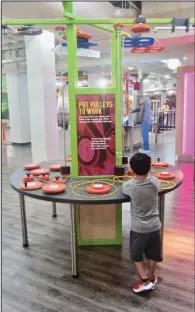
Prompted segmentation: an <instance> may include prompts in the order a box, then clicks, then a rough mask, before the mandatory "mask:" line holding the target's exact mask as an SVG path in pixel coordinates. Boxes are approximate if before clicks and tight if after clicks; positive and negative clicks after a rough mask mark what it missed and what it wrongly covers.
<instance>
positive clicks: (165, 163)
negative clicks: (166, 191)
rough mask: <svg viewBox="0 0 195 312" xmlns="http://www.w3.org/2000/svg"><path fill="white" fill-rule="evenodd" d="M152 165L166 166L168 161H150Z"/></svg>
mask: <svg viewBox="0 0 195 312" xmlns="http://www.w3.org/2000/svg"><path fill="white" fill-rule="evenodd" d="M152 167H168V163H167V162H165V161H156V162H152Z"/></svg>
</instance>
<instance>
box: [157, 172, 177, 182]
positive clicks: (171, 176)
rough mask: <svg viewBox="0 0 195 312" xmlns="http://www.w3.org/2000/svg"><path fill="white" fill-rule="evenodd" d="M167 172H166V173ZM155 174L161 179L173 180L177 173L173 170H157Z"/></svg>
mask: <svg viewBox="0 0 195 312" xmlns="http://www.w3.org/2000/svg"><path fill="white" fill-rule="evenodd" d="M165 173H166V174H165ZM155 176H156V177H157V178H158V179H161V180H172V179H175V178H176V175H175V174H174V173H171V172H167V171H166V172H156V173H155Z"/></svg>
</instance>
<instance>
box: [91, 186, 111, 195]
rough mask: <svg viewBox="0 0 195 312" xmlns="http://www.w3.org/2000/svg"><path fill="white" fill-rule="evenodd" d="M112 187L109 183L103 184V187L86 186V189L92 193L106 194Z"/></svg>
mask: <svg viewBox="0 0 195 312" xmlns="http://www.w3.org/2000/svg"><path fill="white" fill-rule="evenodd" d="M110 189H111V187H110V186H109V185H103V186H102V187H99V188H96V187H94V185H90V186H88V187H87V188H86V191H87V192H88V193H90V194H106V193H109V192H110Z"/></svg>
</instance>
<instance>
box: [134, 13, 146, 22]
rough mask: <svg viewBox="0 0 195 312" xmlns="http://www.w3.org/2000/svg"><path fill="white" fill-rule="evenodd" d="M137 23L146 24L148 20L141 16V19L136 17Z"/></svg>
mask: <svg viewBox="0 0 195 312" xmlns="http://www.w3.org/2000/svg"><path fill="white" fill-rule="evenodd" d="M135 22H136V24H140V23H141V24H146V18H145V17H144V16H142V15H140V16H139V17H136V19H135Z"/></svg>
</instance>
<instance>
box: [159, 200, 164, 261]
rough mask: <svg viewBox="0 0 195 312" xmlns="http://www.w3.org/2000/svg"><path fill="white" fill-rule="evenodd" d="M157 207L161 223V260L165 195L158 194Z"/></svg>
mask: <svg viewBox="0 0 195 312" xmlns="http://www.w3.org/2000/svg"><path fill="white" fill-rule="evenodd" d="M158 207H159V215H160V221H161V223H162V228H161V261H162V260H163V235H164V211H165V195H161V196H159V201H158Z"/></svg>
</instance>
